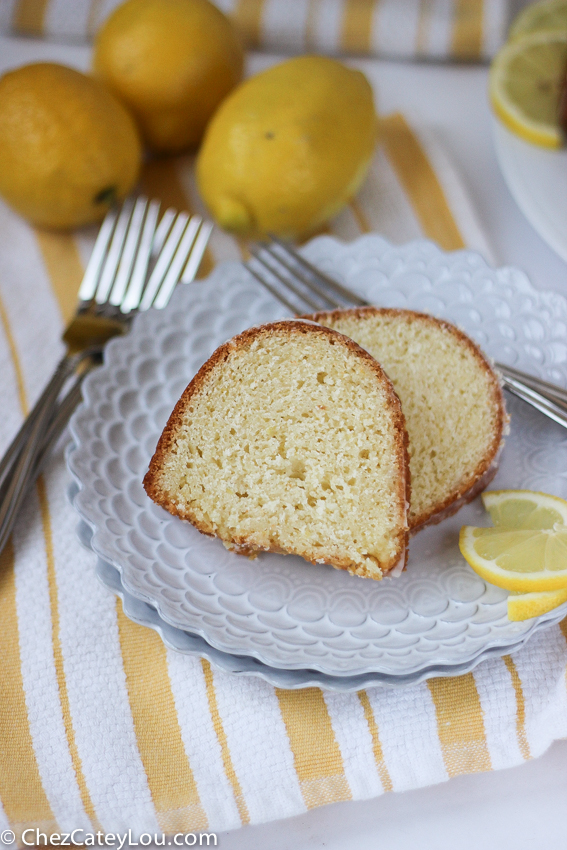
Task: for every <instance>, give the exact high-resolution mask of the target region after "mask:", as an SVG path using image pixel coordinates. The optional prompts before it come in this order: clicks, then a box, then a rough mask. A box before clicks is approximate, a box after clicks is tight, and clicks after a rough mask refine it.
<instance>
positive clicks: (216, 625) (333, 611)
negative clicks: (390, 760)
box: [68, 236, 567, 679]
mask: <svg viewBox="0 0 567 850" xmlns="http://www.w3.org/2000/svg"><path fill="white" fill-rule="evenodd" d="M305 253H306V255H307V256H308V257H309V258H310V259H311V260H312V261H313V262H315V263H317V264H320V265H321V266H322V267H323V268H325V269H326V270H327V271H328V272H330V273H332V274H334V275H336V276H338V277H339V278H341V279H343V280H345V281H346V282H347V283H348V285H349V286H351V287H352V288H354V289H356V290H357V291H358V292H360V294H361V295H363V296H364V297H365V298H367V299H368V300H370V301H372V302H373V303H376V304H380V305H382V306H400V307H410V308H413V309H418V310H424V311H427V312H431V313H434V314H435V315H438V316H443V317H445V318H448V319H450V320H452V321H453V322H456V323H457V324H459V325H461V326H462V327H464V329H465V330H466V331H467V332H468V333H469V334H470V335H471V336H472V337H473V338H475V339H476V340H477V341H478V342H479V343H480V344H481V346H482V347H483V348H484V349H485V351H487V353H488V354H489V355H491V356H493V357H495V358H497V359H499V360H502V361H503V362H507V363H509V364H511V365H516V366H518V367H520V368H524V369H526V370H527V371H532V372H534V373H536V374H539V375H540V376H541V377H544V378H547V379H548V380H553V381H556V382H557V383H560V384H562V385H565V384H566V383H567V302H566V301H565V299H564V298H562V297H561V296H558V295H556V294H554V293H541V292H538V291H536V290H534V289H533V287H532V286H531V285H530V283H529V282H528V280H527V278H526V277H525V275H523V274H522V273H521V272H519V271H518V270H516V269H511V268H504V269H500V270H497V271H494V270H492V269H490V268H489V267H488V266H487V265H486V263H485V262H484V260H483V259H482V258H481V257H480V256H479V255H478V254H475V253H473V252H471V251H459V252H455V253H452V254H446V253H443V252H441V251H440V250H439V249H438V248H437V247H436V246H435V245H433V244H432V243H430V242H426V241H418V242H413V243H410V244H409V245H405V246H392V245H390V244H389V243H387V242H386V241H385V240H383V239H382V238H380V237H377V236H365V237H362V238H360V239H359V240H357V241H356V242H354V243H351V244H348V245H344V244H342V243H339V242H337V241H336V240H334V239H331V238H329V237H321V238H319V239H316V240H314V241H313V242H311V243H310V244H309V245H308V246H307V247H306V249H305ZM282 315H283V310H282V308H281V306H280V305H279V304H278V303H277V302H276V301H274V300H273V299H272V298H271V296H269V295H267V294H265V293H264V292H263V291H262V290H261V289H260V287H259V286H258V285H257V284H256V283H255V282H254V281H253V279H252V278H251V277H250V275H249V273H248V272H247V271H246V270H245V269H244V267H243V266H242V265H240V264H236V263H230V264H224V265H222V266H219V267H218V268H217V269H216V270H215V272H213V274H212V275H211V276H210V277H209V278H208V279H207V280H206V281H203V282H200V283H198V284H194V285H191V286H190V287H183V288H180V289H179V290H178V291H177V292H176V294H175V296H174V298H173V300H172V302H171V304H170V306H169V307H168V308H167V310H165V311H149V312H147V313H144V314H142V315H140V316H139V317H137V319H136V321H135V323H134V327H133V329H132V331H131V333H130V334H129V335H128V336H127V337H125V338H123V339H117V340H113V341H112V342H111V343H110V344H109V346H108V347H107V351H106V362H105V365H104V366H103V367H102V368H101V369H100V370H98V371H97V372H94V373H92V374H91V375H90V376H89V378H88V379H87V382H86V386H85V402H84V404H83V405H82V407H81V408H80V409H79V410H78V411H77V412H76V414H75V416H74V417H73V420H72V424H71V428H72V432H73V436H74V441H75V444H76V445H75V448H73V450H72V451H71V452H70V453H69V456H68V461H69V467H70V469H71V472H72V473H73V476H74V477H75V480H76V481H77V483H78V485H79V487H80V492H79V493H78V494H77V496H76V497H75V505H76V507H77V509H78V511H79V513H80V515H81V516H82V518H83V519H84V520H85V521H86V522H87V523H88V524H89V526H90V527H91V529H92V530H93V539H92V548H93V550H94V551H95V552H96V554H97V555H98V556H99V558H101V559H102V560H104V561H107V562H108V563H110V564H112V565H113V566H114V567H116V569H118V570H119V572H120V574H121V582H122V585H123V588H124V590H125V591H126V592H127V593H128V594H130V595H131V596H133V597H135V598H136V599H139V600H142V601H144V602H146V603H148V604H149V605H151V606H152V607H153V608H155V609H156V611H157V612H158V614H159V616H160V618H161V620H162V621H163V622H164V623H166V624H168V625H170V626H173V627H174V628H175V629H180V630H183V631H189V632H191V633H193V634H194V635H198V636H199V637H201V638H203V639H204V640H205V641H206V642H207V643H208V644H209V645H210V647H212V648H214V649H216V650H220V651H221V652H223V653H227V654H231V655H240V656H248V657H249V658H252V659H257V660H258V661H259V662H261V663H262V664H264V665H267V666H269V667H271V668H278V669H284V670H296V671H299V670H303V671H306V670H309V671H318V672H320V673H323V674H325V675H326V676H332V677H341V676H343V677H352V676H363V675H366V674H369V673H372V674H379V675H380V676H385V677H404V678H406V677H410V679H411V678H412V677H414V676H416V675H420V674H421V673H422V672H424V671H425V672H426V671H428V670H430V669H433V668H435V669H436V670H439V669H441V668H449V667H452V668H455V669H457V668H458V672H464V666H466V665H473V664H474V663H476V659H478V658H479V657H480V656H482V655H483V654H484V653H486V652H487V651H488V650H491V651H492V650H497V651H498V652H499V653H500V654H501V653H504V652H506V651H509V650H510V649H511V648H512V647H513V648H517V647H519V646H520V645H522V644H523V642H524V641H525V640H526V639H527V638H528V637H529V635H530V634H531V633H532V632H533V631H534V630H535V629H536V628H539V626H540V625H541V624H544V623H549V624H551V623H555V622H558V621H559V620H560V619H561V618H562V617H563V616H564V614H565V609H564V608H562V609H557V610H556V611H553V612H549V614H547V615H544V616H543V617H540V618H539V619H538V620H529V621H525V622H523V623H511V622H510V621H509V620H508V618H507V616H506V593H505V592H504V591H502V590H500V589H498V588H495V587H492V586H489V585H486V584H485V582H483V581H482V580H481V579H480V578H479V577H478V576H476V575H475V574H474V573H473V571H472V570H471V569H470V568H469V567H468V565H467V564H466V563H465V562H464V560H463V559H462V557H461V556H460V554H459V550H458V545H457V540H458V530H459V528H460V526H461V525H463V524H465V523H466V524H471V525H479V524H486V522H487V520H486V516H485V514H484V512H483V511H482V508H481V506H480V502H479V500H477V501H476V502H475V503H473V504H471V505H468V506H466V507H465V508H463V509H462V510H461V511H460V512H459V514H458V515H457V516H455V517H452V518H450V519H448V520H446V521H445V522H443V523H442V524H441V525H439V526H436V527H433V528H430V529H426V530H425V531H423V532H421V533H420V534H418V535H416V537H414V538H413V540H412V542H411V546H410V558H409V566H408V570H407V571H406V572H405V573H404V574H403V575H402V576H401V577H400V578H398V579H387V580H384V581H382V582H374V581H372V580H370V579H361V578H358V577H352V576H349V575H348V574H346V573H344V572H340V571H337V570H333V569H332V568H330V567H326V566H322V565H319V566H314V565H311V564H307V563H305V562H304V561H302V560H301V559H299V558H296V557H291V556H281V555H272V554H264V555H261V556H260V557H259V558H258V559H257V560H256V561H249V560H247V559H245V558H242V557H240V556H237V555H234V554H232V553H230V552H227V551H226V550H225V549H224V547H223V546H222V544H221V543H220V541H218V540H211V539H210V538H207V537H204V536H203V535H201V534H200V533H199V532H197V531H196V530H195V529H194V528H193V527H192V526H191V525H189V524H188V523H185V522H182V521H181V520H179V519H177V518H175V517H172V516H170V515H169V514H168V513H166V512H165V511H163V510H162V509H161V508H158V507H157V506H156V505H154V504H153V503H152V502H151V501H150V500H149V499H148V498H147V497H146V495H145V493H144V491H143V489H142V484H141V482H142V478H143V475H144V473H145V470H146V468H147V465H148V462H149V459H150V457H151V455H152V453H153V450H154V448H155V444H156V442H157V439H158V437H159V434H160V433H161V430H162V428H163V426H164V424H165V422H166V420H167V417H168V416H169V413H170V412H171V410H172V408H173V405H174V404H175V402H176V401H177V399H178V397H179V396H180V394H181V392H182V391H183V389H184V388H185V386H186V384H187V383H188V381H189V380H190V378H191V377H192V376H193V374H194V373H195V372H196V370H197V369H198V368H199V366H200V365H201V364H202V363H203V362H204V361H205V360H206V359H207V357H208V356H210V354H211V353H212V352H213V350H214V349H215V348H216V347H217V346H218V345H219V344H221V343H222V342H224V341H225V340H226V339H227V338H229V337H230V336H232V335H233V334H235V333H237V332H238V331H241V330H243V329H244V328H246V327H249V326H250V325H253V324H258V323H260V322H263V321H269V320H273V319H277V318H280V317H281V316H282ZM509 407H510V410H511V412H512V432H511V434H510V437H509V438H508V440H507V443H506V447H505V450H504V453H503V457H502V463H501V469H500V472H499V474H498V477H497V480H496V481H495V484H494V486H499V487H524V488H529V489H539V490H544V491H547V492H551V493H555V494H557V495H560V496H567V433H566V432H565V431H564V430H563V429H562V428H560V427H559V426H558V425H555V424H554V423H552V422H550V421H549V420H547V419H545V418H544V417H542V416H541V415H540V414H538V413H536V412H535V411H533V410H531V409H530V408H528V407H527V406H525V405H523V404H522V403H521V402H513V403H510V404H509ZM564 461H565V462H564ZM562 470H565V472H562ZM430 675H438V673H431V674H430Z"/></svg>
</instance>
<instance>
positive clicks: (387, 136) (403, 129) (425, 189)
mask: <svg viewBox="0 0 567 850" xmlns="http://www.w3.org/2000/svg"><path fill="white" fill-rule="evenodd" d="M380 123H381V131H382V138H383V139H384V143H385V145H386V152H387V154H388V158H389V160H390V162H391V163H392V166H393V167H394V169H395V171H396V173H397V175H398V178H399V180H400V182H401V184H402V186H403V187H404V189H405V191H406V193H407V195H408V197H409V200H410V202H411V205H412V207H413V209H414V212H415V214H416V216H417V218H418V220H419V222H420V225H421V228H422V230H423V232H424V234H425V235H426V236H428V237H429V238H430V239H433V240H434V241H435V242H437V243H438V244H439V245H440V246H441V248H444V249H445V250H446V251H456V250H458V249H460V248H464V247H465V242H464V240H463V237H462V236H461V234H460V232H459V229H458V227H457V225H456V223H455V220H454V218H453V214H452V213H451V209H450V207H449V204H448V203H447V199H446V197H445V193H444V192H443V189H442V187H441V185H440V183H439V181H438V180H437V176H436V174H435V171H434V170H433V167H432V166H431V163H430V162H429V160H428V159H427V156H426V154H425V151H424V150H423V148H422V147H421V145H420V143H419V141H418V139H417V138H416V136H415V135H414V133H413V132H412V130H411V129H410V127H409V126H408V124H407V123H406V120H405V118H404V117H403V115H400V114H399V113H395V114H394V115H389V116H387V117H386V118H383V119H382V120H381V122H380Z"/></svg>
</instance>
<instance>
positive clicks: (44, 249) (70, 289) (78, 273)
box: [35, 230, 84, 324]
mask: <svg viewBox="0 0 567 850" xmlns="http://www.w3.org/2000/svg"><path fill="white" fill-rule="evenodd" d="M35 236H36V239H37V242H38V245H39V247H40V249H41V253H42V256H43V261H44V263H45V267H46V269H47V274H48V275H49V279H50V281H51V286H52V289H53V292H54V294H55V297H56V298H57V301H58V303H59V309H60V310H61V316H62V319H63V323H64V324H67V322H68V321H69V320H70V319H71V317H72V316H73V315H74V313H75V309H76V307H77V293H78V291H79V286H80V285H81V280H82V277H83V271H84V270H83V263H82V262H81V257H80V255H79V251H78V250H77V245H76V243H75V240H74V238H73V237H72V236H71V235H70V234H69V233H53V232H50V231H47V230H36V231H35Z"/></svg>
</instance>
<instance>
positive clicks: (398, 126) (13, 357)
mask: <svg viewBox="0 0 567 850" xmlns="http://www.w3.org/2000/svg"><path fill="white" fill-rule="evenodd" d="M382 131H383V133H382V138H383V143H382V146H381V147H380V148H379V150H378V151H377V154H376V159H375V161H374V163H373V166H372V169H371V173H370V176H369V179H368V181H367V182H366V184H365V186H364V187H363V189H362V191H361V193H360V194H359V196H358V198H357V199H356V200H355V201H354V202H353V203H351V204H350V205H349V206H348V207H347V208H346V209H345V210H344V211H343V212H342V213H341V215H340V216H339V217H338V218H337V219H336V220H335V221H334V222H333V223H332V225H331V226H330V227H329V232H331V233H333V234H335V235H337V236H339V237H341V238H343V239H351V238H354V237H355V236H357V235H358V234H360V233H361V232H363V231H365V230H377V231H379V232H381V233H383V234H384V235H385V236H386V237H387V238H389V239H391V240H392V241H394V242H405V241H407V240H409V239H412V238H414V237H418V236H422V235H425V236H428V237H430V238H433V239H435V240H436V241H437V242H438V243H439V244H440V245H441V246H442V247H443V248H445V249H447V250H451V249H454V248H459V247H462V246H463V245H467V246H470V247H474V248H476V249H478V250H480V251H481V252H482V253H483V254H484V255H485V256H489V249H488V246H487V245H486V241H485V239H484V237H483V234H482V230H481V228H480V227H479V225H478V223H477V221H476V217H475V214H474V211H473V209H472V208H471V205H470V203H469V202H468V200H467V196H466V192H465V191H464V189H463V187H462V185H461V183H460V180H459V176H458V174H457V173H456V172H455V170H454V168H453V167H452V166H451V163H450V162H449V160H448V159H447V157H446V155H445V154H444V152H443V150H442V149H441V147H440V146H439V144H438V143H437V142H436V140H435V137H434V136H433V135H432V134H431V133H430V132H425V131H422V130H417V131H416V130H415V129H412V127H411V126H410V125H409V124H408V122H407V121H406V120H405V119H404V118H403V117H402V116H401V115H392V116H388V117H386V118H384V119H383V122H382ZM142 188H143V189H144V191H145V192H146V193H148V194H150V195H151V196H159V197H161V198H162V199H163V201H164V203H165V204H166V205H173V206H176V207H177V208H181V207H185V208H187V209H194V210H197V209H200V201H199V199H198V197H197V194H196V191H195V184H194V178H193V171H192V161H191V159H189V158H180V159H177V160H175V159H170V160H161V161H159V162H156V163H154V164H152V165H151V166H148V167H147V168H146V170H145V173H144V175H143V180H142ZM92 238H93V233H92V232H89V233H80V234H76V235H65V234H47V233H40V232H36V231H34V230H33V229H32V228H30V227H29V226H28V225H27V224H26V223H25V222H23V221H22V220H21V219H20V218H18V217H17V216H16V215H14V214H13V213H12V212H11V211H10V210H9V209H8V208H7V207H6V206H5V205H3V204H0V398H1V403H2V416H1V417H0V453H1V452H2V451H3V450H4V449H5V447H6V446H7V444H8V442H9V440H10V438H11V436H12V435H13V433H14V432H15V431H16V429H17V427H18V425H19V423H20V422H21V420H22V417H23V416H24V414H25V412H26V409H27V408H28V406H29V404H30V403H31V402H33V400H34V399H35V398H36V397H37V395H38V394H39V392H40V390H41V388H42V386H43V385H44V383H45V381H46V380H47V378H48V377H49V374H50V372H51V370H52V368H53V366H54V365H55V363H56V361H57V359H58V357H59V356H60V354H61V351H62V346H61V342H60V334H61V330H62V328H63V327H64V324H65V321H66V320H67V318H68V317H69V316H70V314H71V313H72V311H73V306H74V303H75V298H76V292H77V288H78V284H79V282H80V278H81V275H82V270H83V266H84V262H85V259H86V257H87V256H88V252H89V248H90V246H91V245H92ZM239 254H240V248H239V246H238V245H237V243H236V242H234V241H233V240H232V239H231V238H230V237H228V236H226V235H225V234H223V233H221V232H218V231H217V232H215V234H214V236H213V238H212V241H211V246H210V251H209V255H208V257H207V258H206V261H205V263H204V266H203V269H202V271H203V273H206V272H207V271H208V270H209V269H210V268H211V266H212V265H213V264H214V263H216V262H218V261H220V260H223V259H235V258H238V257H239ZM69 481H70V478H69V475H68V473H67V470H66V468H65V464H64V460H63V456H62V451H59V453H58V454H56V455H55V456H54V457H53V458H52V459H51V461H50V463H49V466H48V468H47V470H46V472H45V475H44V476H43V478H42V479H41V480H40V482H39V483H38V486H37V487H36V489H35V490H34V491H33V493H32V494H31V495H30V497H29V500H28V503H27V505H26V508H25V511H24V513H23V514H22V516H21V517H20V520H19V522H18V525H17V528H16V530H15V533H14V535H13V543H12V545H11V546H10V547H9V548H8V549H7V550H6V551H5V552H4V553H3V555H2V557H1V559H0V623H1V625H2V628H1V629H0V658H1V665H0V833H1V832H2V830H4V829H8V828H11V829H13V830H14V831H15V832H16V834H17V835H18V836H19V838H20V843H21V834H22V831H23V830H24V829H26V828H31V829H35V828H39V829H41V830H42V831H43V832H45V833H46V834H49V833H50V832H59V833H63V832H71V831H72V830H74V829H82V830H84V833H85V834H86V833H90V832H93V831H95V830H98V829H100V830H102V831H104V832H106V833H109V832H112V833H122V832H125V831H127V830H128V829H131V830H132V833H133V835H135V836H136V835H139V834H140V833H142V832H146V833H149V834H150V835H154V834H160V833H164V832H165V833H167V834H169V835H171V834H172V833H175V832H191V831H195V830H205V831H207V832H220V831H222V830H226V829H230V828H234V827H236V826H239V825H240V824H245V823H257V822H261V821H265V820H270V819H277V818H284V817H288V816H291V815H294V814H298V813H300V812H303V811H305V810H306V809H309V808H312V807H315V806H320V805H323V804H325V803H331V802H336V801H340V800H351V799H352V800H356V799H365V798H368V797H372V796H375V795H379V794H383V793H385V792H388V791H392V790H395V791H403V790H406V789H411V788H417V787H420V786H425V785H429V784H433V783H438V782H442V781H444V780H446V779H448V778H449V777H452V776H456V775H459V774H463V773H472V772H476V771H488V770H496V769H500V768H505V767H509V766H512V765H515V764H518V763H520V762H522V761H523V760H525V759H528V758H531V757H535V756H538V755H540V754H541V753H543V752H544V750H545V749H546V748H547V747H548V745H549V744H550V743H551V741H553V740H554V739H556V738H561V737H565V736H567V688H566V669H567V623H566V622H564V623H563V624H561V626H555V627H552V628H549V629H547V630H545V631H543V632H541V633H539V634H537V635H536V636H534V638H533V639H532V640H531V641H530V642H529V643H528V644H527V646H526V647H525V648H524V649H522V650H521V651H519V652H517V653H514V654H513V655H512V656H506V657H503V658H496V659H491V660H487V661H485V662H483V663H482V664H480V665H479V666H478V667H477V668H475V670H474V672H472V673H469V674H467V675H465V676H461V677H458V678H448V679H433V680H429V681H428V682H427V683H423V684H419V685H416V686H414V687H410V688H406V689H400V690H382V689H378V688H375V689H372V688H370V689H367V690H364V691H360V692H359V693H356V694H345V695H338V694H331V693H323V692H322V691H320V690H318V689H309V690H306V691H282V690H278V689H275V688H273V687H272V686H270V685H268V684H266V683H265V682H263V681H261V680H257V679H254V678H239V677H235V676H232V675H230V674H227V673H223V672H220V671H218V670H216V669H214V668H212V667H211V666H210V665H209V664H208V663H207V662H205V661H201V660H200V659H198V658H192V657H187V656H183V655H180V654H177V653H175V652H173V651H171V650H169V649H166V648H165V646H164V645H163V644H162V642H161V640H160V638H159V636H158V635H157V634H155V633H154V632H152V631H150V630H148V629H145V628H143V627H140V626H137V625H135V624H133V623H132V622H131V621H129V620H128V619H127V618H126V617H125V616H124V614H123V612H122V609H121V604H120V603H119V602H118V601H117V600H116V599H115V598H114V597H113V596H112V594H111V593H110V592H109V591H108V590H107V589H105V588H104V587H102V586H101V585H100V584H99V583H98V582H97V580H96V578H95V575H94V556H93V555H92V554H90V553H89V552H87V551H86V550H84V549H83V548H82V547H81V545H80V544H79V541H78V539H77V537H76V535H75V526H76V523H77V517H76V515H75V513H74V511H73V508H72V507H71V505H70V504H69V502H68V500H67V495H66V491H67V488H68V486H69ZM29 837H30V835H29V834H28V836H27V838H28V839H29ZM79 838H80V837H79Z"/></svg>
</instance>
